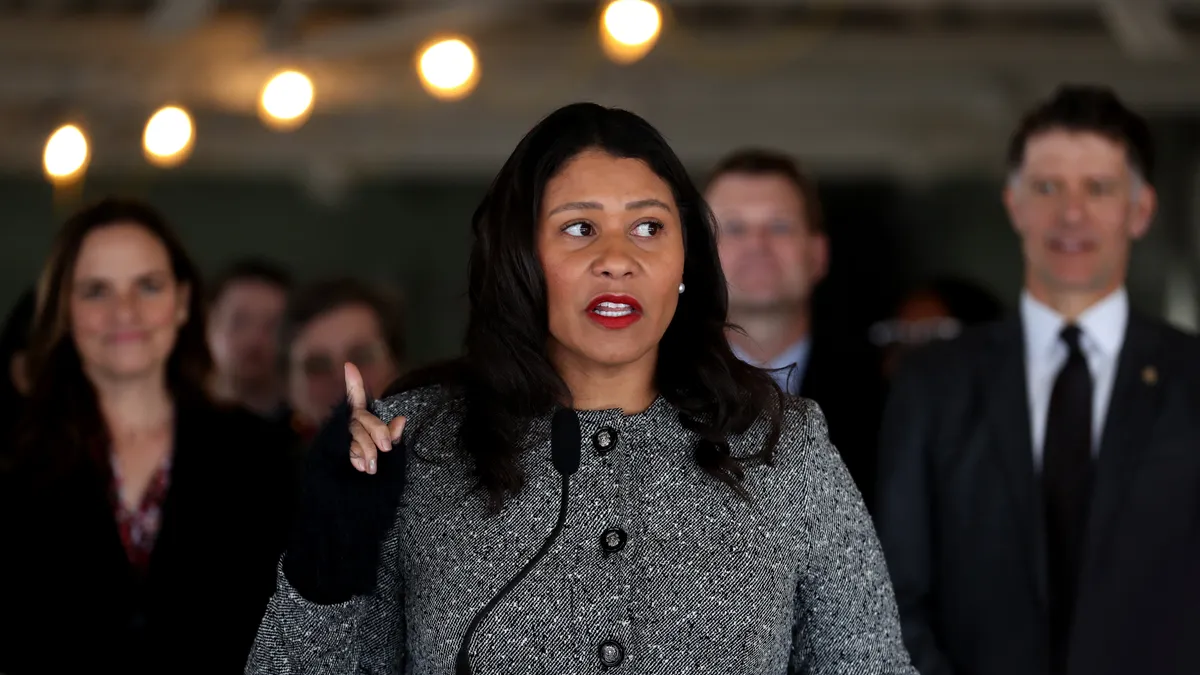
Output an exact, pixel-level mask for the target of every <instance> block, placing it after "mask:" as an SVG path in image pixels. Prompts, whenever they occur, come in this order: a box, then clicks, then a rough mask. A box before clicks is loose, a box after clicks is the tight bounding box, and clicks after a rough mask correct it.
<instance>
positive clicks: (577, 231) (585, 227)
mask: <svg viewBox="0 0 1200 675" xmlns="http://www.w3.org/2000/svg"><path fill="white" fill-rule="evenodd" d="M563 232H566V233H567V234H569V235H571V236H572V237H587V236H590V235H591V234H592V232H593V228H592V225H591V223H571V224H570V225H568V226H566V227H564V228H563Z"/></svg>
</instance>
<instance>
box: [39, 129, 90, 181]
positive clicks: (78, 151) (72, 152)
mask: <svg viewBox="0 0 1200 675" xmlns="http://www.w3.org/2000/svg"><path fill="white" fill-rule="evenodd" d="M89 160H90V152H89V149H88V140H87V137H86V136H85V135H84V134H83V131H82V130H81V129H80V128H79V127H77V126H75V125H74V124H67V125H64V126H61V127H59V128H58V129H57V130H55V132H54V133H52V134H50V138H48V139H47V140H46V150H45V152H44V153H43V154H42V165H43V167H44V168H45V171H46V176H47V177H48V178H49V179H50V180H51V181H54V182H56V183H58V182H70V181H72V180H74V179H76V178H78V177H79V176H80V175H81V174H82V173H83V172H84V170H85V169H86V168H87V165H88V161H89Z"/></svg>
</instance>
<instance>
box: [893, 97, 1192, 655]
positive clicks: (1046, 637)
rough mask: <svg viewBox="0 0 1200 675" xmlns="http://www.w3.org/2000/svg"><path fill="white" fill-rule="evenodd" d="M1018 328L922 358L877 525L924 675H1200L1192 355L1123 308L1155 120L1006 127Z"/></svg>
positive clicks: (942, 345) (899, 390)
mask: <svg viewBox="0 0 1200 675" xmlns="http://www.w3.org/2000/svg"><path fill="white" fill-rule="evenodd" d="M1008 171H1009V173H1008V182H1007V184H1006V185H1005V187H1004V191H1003V199H1004V205H1005V207H1006V208H1007V211H1008V215H1009V219H1010V220H1011V221H1012V225H1013V228H1014V229H1015V230H1016V232H1017V234H1018V235H1019V237H1020V240H1021V246H1022V249H1023V253H1024V259H1025V280H1024V282H1025V283H1024V286H1025V288H1024V290H1023V291H1022V293H1021V297H1020V311H1019V313H1017V315H1016V316H1014V317H1012V318H1010V319H1008V320H1006V321H1001V322H997V323H993V324H989V325H985V326H980V327H979V328H977V329H972V330H968V331H965V332H964V333H963V334H962V335H961V336H959V337H958V338H956V339H954V340H950V341H943V342H938V343H935V344H934V345H931V346H930V347H929V348H927V349H926V350H924V351H922V352H918V353H914V354H912V355H911V356H910V357H909V358H908V359H907V361H906V363H905V364H904V365H903V366H902V367H901V369H900V373H899V374H898V375H897V377H896V380H895V384H894V386H893V388H892V392H891V398H890V400H889V403H888V408H887V412H886V414H885V419H884V425H883V435H882V440H881V459H880V503H879V506H878V508H877V509H876V521H877V524H878V527H879V532H880V538H881V539H882V541H883V546H884V551H885V553H886V554H887V559H888V566H889V568H890V571H891V577H892V579H893V582H894V583H895V588H896V598H897V601H898V602H899V605H900V612H901V617H902V619H903V622H904V636H905V641H906V643H907V644H908V648H909V651H910V653H911V654H912V657H913V662H914V663H915V664H916V666H917V667H918V669H919V670H920V671H921V673H922V675H1012V674H1014V673H1021V674H1022V675H1128V674H1129V673H1137V674H1138V675H1194V674H1195V673H1196V672H1197V662H1196V645H1197V636H1200V574H1198V573H1197V570H1200V489H1197V487H1198V486H1200V415H1197V410H1200V340H1197V338H1196V337H1194V336H1190V335H1186V334H1184V333H1182V332H1180V331H1178V330H1175V329H1174V328H1172V327H1170V326H1169V325H1167V324H1166V323H1165V322H1163V321H1161V320H1159V319H1157V318H1151V317H1148V316H1146V315H1144V314H1141V313H1139V312H1137V311H1135V310H1133V309H1131V308H1130V303H1129V298H1128V294H1127V292H1126V290H1125V280H1126V276H1127V274H1128V269H1129V257H1130V251H1131V248H1132V246H1133V242H1134V241H1136V240H1137V239H1140V238H1141V237H1142V236H1144V235H1145V234H1146V232H1147V230H1148V229H1149V227H1150V222H1151V219H1152V217H1153V215H1154V211H1155V202H1156V198H1155V190H1154V187H1153V180H1154V175H1153V173H1154V148H1153V145H1152V142H1151V136H1150V130H1149V128H1148V125H1147V123H1146V122H1145V120H1143V119H1142V118H1141V117H1140V116H1138V115H1137V114H1136V113H1134V112H1132V111H1130V110H1129V109H1127V108H1126V107H1125V106H1124V105H1123V104H1122V103H1121V101H1120V100H1119V99H1118V98H1117V97H1116V96H1115V95H1114V94H1113V93H1112V92H1111V91H1109V90H1108V89H1105V88H1100V87H1091V86H1064V87H1062V88H1060V89H1059V90H1058V91H1057V92H1055V94H1054V95H1053V96H1052V97H1051V98H1049V99H1048V100H1046V101H1044V102H1042V103H1040V104H1039V105H1038V106H1037V107H1035V108H1034V109H1032V110H1031V111H1029V112H1028V113H1027V114H1026V115H1025V116H1024V118H1023V119H1022V121H1021V123H1020V126H1019V127H1018V128H1017V130H1016V132H1015V133H1014V134H1013V137H1012V139H1011V142H1010V145H1009V152H1008Z"/></svg>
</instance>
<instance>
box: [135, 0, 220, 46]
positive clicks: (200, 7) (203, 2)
mask: <svg viewBox="0 0 1200 675" xmlns="http://www.w3.org/2000/svg"><path fill="white" fill-rule="evenodd" d="M216 10H217V0H158V1H157V2H156V3H155V4H154V6H153V7H152V8H151V9H150V11H149V12H148V13H147V15H146V32H147V33H148V34H149V35H150V36H152V37H154V38H158V39H168V40H169V39H174V38H178V37H180V36H182V35H185V34H187V33H190V32H191V31H193V30H195V29H197V28H199V27H200V26H201V25H203V24H204V22H205V21H208V20H209V19H210V18H212V16H213V14H214V13H215V12H216Z"/></svg>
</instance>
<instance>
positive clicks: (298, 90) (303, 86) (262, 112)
mask: <svg viewBox="0 0 1200 675" xmlns="http://www.w3.org/2000/svg"><path fill="white" fill-rule="evenodd" d="M314 98H315V90H314V89H313V83H312V80H311V79H309V77H308V76H307V75H305V74H304V73H301V72H300V71H298V70H285V71H283V72H281V73H278V74H276V75H275V76H274V77H272V78H271V79H270V80H269V81H268V82H267V84H266V86H264V87H263V90H262V95H261V96H260V97H259V102H258V110H259V117H260V118H262V120H263V122H264V123H266V124H267V126H270V127H272V128H274V129H281V130H291V129H296V128H298V127H300V126H301V125H303V124H304V122H305V121H307V120H308V116H309V115H310V114H311V113H312V107H313V99H314Z"/></svg>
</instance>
